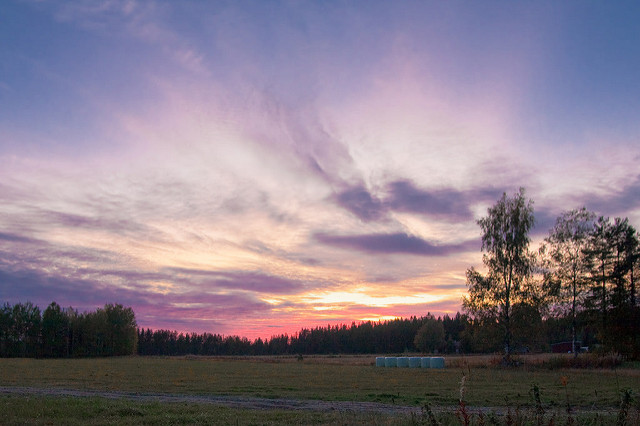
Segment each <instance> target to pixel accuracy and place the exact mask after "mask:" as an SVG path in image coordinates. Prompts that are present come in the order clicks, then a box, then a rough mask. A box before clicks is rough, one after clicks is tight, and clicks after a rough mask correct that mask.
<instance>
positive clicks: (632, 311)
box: [463, 188, 640, 360]
mask: <svg viewBox="0 0 640 426" xmlns="http://www.w3.org/2000/svg"><path fill="white" fill-rule="evenodd" d="M478 225H479V226H480V228H481V230H482V251H483V253H484V254H483V263H484V265H485V269H486V272H485V273H484V274H483V273H480V272H478V271H477V270H475V269H474V268H470V269H468V270H467V286H468V288H469V292H468V296H466V297H465V298H464V300H463V309H464V311H465V313H467V314H468V315H469V317H470V324H469V332H470V333H475V334H477V336H478V338H477V339H476V340H477V341H481V342H486V344H485V347H484V348H476V349H484V350H491V349H493V350H497V349H498V348H500V347H502V348H501V349H503V350H504V353H505V359H506V360H508V359H509V356H510V355H511V354H512V353H513V352H514V350H516V349H517V348H518V347H519V346H521V345H523V344H527V343H532V342H533V343H535V342H536V340H540V339H543V336H542V335H541V332H542V331H543V330H544V327H542V324H543V322H546V323H548V324H556V326H560V327H562V324H564V329H565V330H567V329H568V330H570V331H569V333H568V334H569V335H570V337H569V339H570V341H571V351H572V352H573V353H574V354H577V353H578V350H579V347H580V346H581V345H584V342H585V341H589V342H591V343H592V344H597V345H599V346H600V347H601V348H603V350H611V351H616V352H619V353H621V354H624V355H626V356H630V357H634V358H638V356H640V339H639V333H640V328H639V327H640V325H639V322H640V307H639V306H638V298H637V296H636V293H637V289H636V280H637V277H638V271H639V268H640V250H639V245H640V244H639V240H640V238H639V236H638V232H637V231H636V230H635V228H634V227H633V226H632V225H631V224H630V223H629V220H628V218H619V217H617V218H615V219H613V220H611V219H610V218H608V217H604V216H599V217H597V216H596V215H595V214H594V213H593V212H590V211H588V210H587V209H586V208H584V207H583V208H580V209H575V210H570V211H566V212H563V213H562V214H561V215H560V216H559V217H558V218H557V219H556V222H555V225H554V226H553V227H552V229H550V230H549V234H548V236H547V237H546V238H545V239H544V242H543V243H542V244H541V246H540V248H539V250H537V251H536V252H534V251H532V250H530V248H529V245H530V237H529V232H530V230H531V228H532V227H533V225H534V213H533V202H532V201H531V200H527V199H526V198H525V195H524V189H522V188H521V189H520V190H519V192H517V193H516V194H514V195H513V196H507V194H506V193H505V194H503V196H502V198H501V199H500V200H498V202H497V203H496V204H495V205H494V206H492V207H490V208H489V209H488V210H487V216H486V217H483V218H481V219H480V220H478ZM518 324H527V325H526V327H525V328H524V330H519V329H518ZM565 332H566V331H565Z"/></svg>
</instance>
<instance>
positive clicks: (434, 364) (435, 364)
mask: <svg viewBox="0 0 640 426" xmlns="http://www.w3.org/2000/svg"><path fill="white" fill-rule="evenodd" d="M431 368H444V358H442V357H433V358H431Z"/></svg>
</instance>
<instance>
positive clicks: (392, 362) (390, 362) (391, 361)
mask: <svg viewBox="0 0 640 426" xmlns="http://www.w3.org/2000/svg"><path fill="white" fill-rule="evenodd" d="M384 366H385V367H397V366H398V358H396V357H395V356H388V357H385V359H384Z"/></svg>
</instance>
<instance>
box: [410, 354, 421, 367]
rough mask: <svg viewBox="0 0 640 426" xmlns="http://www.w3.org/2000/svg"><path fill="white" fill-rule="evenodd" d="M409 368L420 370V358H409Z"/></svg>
mask: <svg viewBox="0 0 640 426" xmlns="http://www.w3.org/2000/svg"><path fill="white" fill-rule="evenodd" d="M409 368H420V357H419V356H412V357H411V358H409Z"/></svg>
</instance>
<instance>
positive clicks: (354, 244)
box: [314, 233, 477, 256]
mask: <svg viewBox="0 0 640 426" xmlns="http://www.w3.org/2000/svg"><path fill="white" fill-rule="evenodd" d="M314 237H315V239H316V240H318V242H320V243H323V244H328V245H332V246H336V247H341V248H344V249H353V250H358V251H361V252H367V253H380V254H415V255H421V256H446V255H450V254H453V253H458V252H464V251H468V250H470V249H471V248H474V247H475V246H476V245H477V242H476V241H472V242H467V243H463V244H445V245H438V244H433V243H430V242H429V241H426V240H424V239H422V238H420V237H416V236H413V235H408V234H403V233H395V234H365V235H331V234H326V233H316V234H315V235H314Z"/></svg>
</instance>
